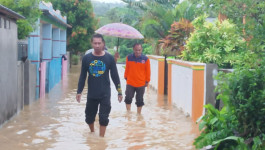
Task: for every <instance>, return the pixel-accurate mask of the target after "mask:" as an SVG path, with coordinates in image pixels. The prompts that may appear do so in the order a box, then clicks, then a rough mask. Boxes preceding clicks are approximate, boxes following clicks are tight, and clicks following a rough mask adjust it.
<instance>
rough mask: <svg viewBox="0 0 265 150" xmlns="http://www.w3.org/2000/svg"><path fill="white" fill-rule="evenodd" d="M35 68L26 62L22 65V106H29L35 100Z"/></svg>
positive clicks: (34, 65)
mask: <svg viewBox="0 0 265 150" xmlns="http://www.w3.org/2000/svg"><path fill="white" fill-rule="evenodd" d="M36 69H37V66H36V64H31V63H30V61H29V60H27V61H26V62H25V64H24V104H25V105H29V104H31V103H32V102H33V101H35V100H36V92H35V91H36V85H37V74H36Z"/></svg>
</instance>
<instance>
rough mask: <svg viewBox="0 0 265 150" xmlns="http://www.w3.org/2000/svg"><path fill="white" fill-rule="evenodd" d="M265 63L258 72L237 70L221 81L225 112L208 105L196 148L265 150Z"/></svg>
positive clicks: (257, 68) (259, 66) (254, 69)
mask: <svg viewBox="0 0 265 150" xmlns="http://www.w3.org/2000/svg"><path fill="white" fill-rule="evenodd" d="M264 65H265V60H263V61H262V62H261V63H259V65H257V66H255V67H254V68H249V67H248V66H246V65H245V66H243V67H237V68H236V69H235V71H234V72H233V73H228V74H224V73H220V74H219V75H218V77H217V79H218V80H219V82H218V83H219V84H218V87H217V90H218V92H219V93H220V95H219V96H218V98H219V99H221V100H222V101H223V103H224V107H223V108H222V110H221V111H219V110H217V109H215V108H213V106H212V105H210V104H208V105H206V106H205V107H206V109H207V113H206V115H205V116H203V117H202V121H201V123H200V130H202V133H201V135H200V136H199V137H198V138H196V140H195V142H194V145H196V147H197V148H202V147H204V146H207V145H214V146H215V147H216V148H217V147H218V149H225V148H226V149H255V150H262V149H265V134H264V133H265V126H264V124H265V84H264V83H265V66H264Z"/></svg>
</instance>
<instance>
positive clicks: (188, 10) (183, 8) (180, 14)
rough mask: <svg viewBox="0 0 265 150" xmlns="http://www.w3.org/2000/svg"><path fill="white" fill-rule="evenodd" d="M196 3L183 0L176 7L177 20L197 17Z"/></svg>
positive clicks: (191, 19)
mask: <svg viewBox="0 0 265 150" xmlns="http://www.w3.org/2000/svg"><path fill="white" fill-rule="evenodd" d="M196 7H197V6H196V5H195V4H192V3H191V2H189V1H183V2H182V3H180V4H179V5H177V6H176V8H175V14H176V15H175V16H176V18H177V19H176V21H180V20H181V19H182V18H184V19H187V20H189V21H193V20H194V19H195V17H196Z"/></svg>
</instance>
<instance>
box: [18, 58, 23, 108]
mask: <svg viewBox="0 0 265 150" xmlns="http://www.w3.org/2000/svg"><path fill="white" fill-rule="evenodd" d="M17 80H18V84H17V89H18V91H17V110H18V111H20V110H22V109H23V107H24V63H23V62H22V61H18V62H17Z"/></svg>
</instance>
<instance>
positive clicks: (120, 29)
mask: <svg viewBox="0 0 265 150" xmlns="http://www.w3.org/2000/svg"><path fill="white" fill-rule="evenodd" d="M95 32H96V33H98V34H102V35H107V36H114V37H119V38H126V39H143V38H144V36H143V35H142V34H141V33H140V32H139V31H138V30H136V29H135V28H133V27H131V26H129V25H127V24H123V23H110V24H106V25H104V26H102V27H100V28H99V29H97V30H96V31H95Z"/></svg>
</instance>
